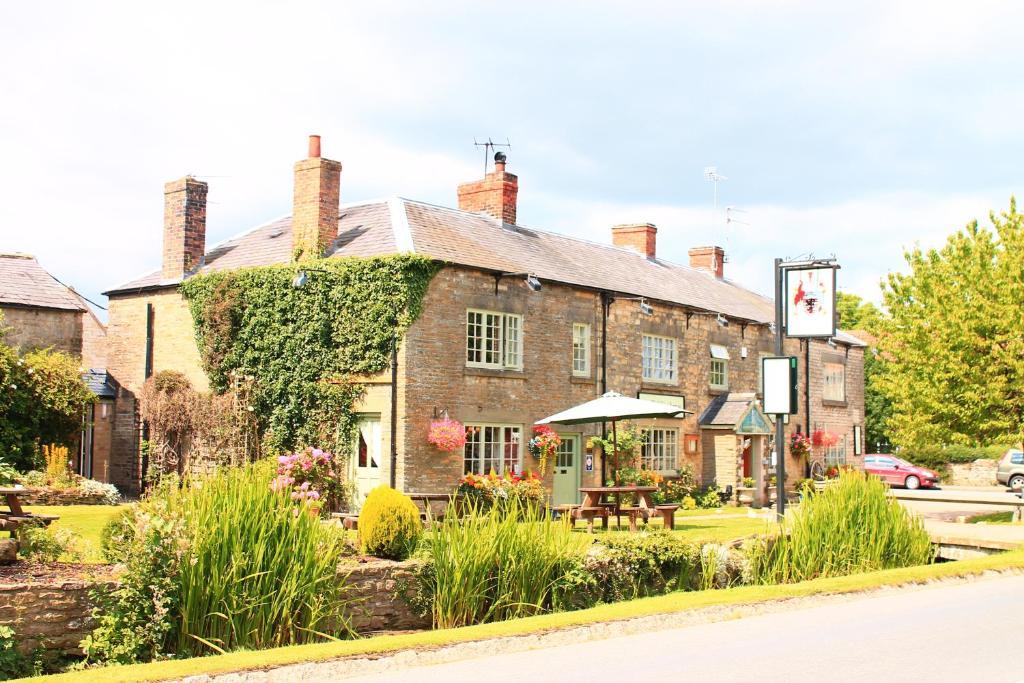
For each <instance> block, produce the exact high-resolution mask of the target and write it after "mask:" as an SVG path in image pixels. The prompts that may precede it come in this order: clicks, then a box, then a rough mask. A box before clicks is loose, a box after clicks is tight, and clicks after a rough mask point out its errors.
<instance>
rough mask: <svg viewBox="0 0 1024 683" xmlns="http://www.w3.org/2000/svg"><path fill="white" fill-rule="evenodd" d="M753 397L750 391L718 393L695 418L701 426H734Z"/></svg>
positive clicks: (748, 406)
mask: <svg viewBox="0 0 1024 683" xmlns="http://www.w3.org/2000/svg"><path fill="white" fill-rule="evenodd" d="M755 398H757V397H756V396H755V395H754V394H750V393H735V392H734V393H729V394H719V395H718V396H715V397H714V398H713V399H711V402H710V403H708V406H707V408H705V409H704V412H702V413H701V414H700V417H699V418H697V424H699V425H700V426H701V427H735V426H736V424H737V423H738V422H739V421H740V418H742V417H743V414H744V413H746V412H747V409H748V408H750V403H751V401H753V400H754V399H755Z"/></svg>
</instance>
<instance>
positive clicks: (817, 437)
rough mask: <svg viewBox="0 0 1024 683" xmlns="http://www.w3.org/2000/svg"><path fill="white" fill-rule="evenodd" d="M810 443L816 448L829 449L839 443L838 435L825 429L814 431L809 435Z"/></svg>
mask: <svg viewBox="0 0 1024 683" xmlns="http://www.w3.org/2000/svg"><path fill="white" fill-rule="evenodd" d="M811 443H813V444H814V446H815V447H817V448H831V447H832V446H835V445H836V444H838V443H839V435H838V434H835V433H833V432H830V431H828V430H826V429H815V430H814V433H813V434H811Z"/></svg>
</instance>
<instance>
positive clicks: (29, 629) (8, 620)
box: [0, 578, 117, 657]
mask: <svg viewBox="0 0 1024 683" xmlns="http://www.w3.org/2000/svg"><path fill="white" fill-rule="evenodd" d="M104 584H105V585H107V586H109V587H110V588H111V589H112V588H113V587H114V586H116V585H117V583H116V581H113V580H111V579H109V578H107V579H85V578H82V579H63V580H57V581H53V582H47V583H39V582H37V581H34V580H33V579H31V578H29V579H26V580H20V579H10V578H0V624H3V625H5V626H10V627H11V628H12V629H13V630H14V637H15V640H16V641H17V644H18V650H19V651H21V652H22V653H23V654H26V655H30V654H31V653H32V652H33V651H34V650H36V649H37V648H41V649H42V650H44V652H45V654H46V655H48V656H50V657H53V656H58V655H81V654H82V651H81V649H80V648H79V647H78V644H79V643H80V642H81V640H82V639H83V638H85V636H86V635H88V634H89V633H91V632H92V629H93V626H94V624H93V618H92V607H93V605H92V600H91V598H90V596H89V593H90V591H91V590H92V589H93V588H95V587H97V586H102V585H104Z"/></svg>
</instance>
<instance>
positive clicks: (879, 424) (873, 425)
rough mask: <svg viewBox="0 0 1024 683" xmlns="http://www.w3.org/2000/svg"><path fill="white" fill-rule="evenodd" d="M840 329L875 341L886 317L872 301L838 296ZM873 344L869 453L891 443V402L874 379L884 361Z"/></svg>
mask: <svg viewBox="0 0 1024 683" xmlns="http://www.w3.org/2000/svg"><path fill="white" fill-rule="evenodd" d="M836 310H837V311H838V312H839V325H840V326H841V327H842V328H843V329H844V330H863V331H865V332H867V333H869V334H870V335H871V336H872V338H874V339H876V340H877V338H878V335H879V334H881V331H882V323H883V322H884V319H885V314H884V313H883V312H882V310H881V309H879V308H878V306H876V305H875V304H873V303H871V302H870V301H864V299H862V298H861V297H859V296H857V295H856V294H849V293H847V292H837V293H836ZM875 343H876V342H873V343H872V345H871V346H869V347H868V348H867V349H866V350H865V352H864V436H865V438H866V440H867V441H866V443H867V446H868V451H869V452H875V450H876V449H879V448H881V449H882V450H885V449H886V446H887V445H888V444H889V443H890V438H889V434H888V431H887V427H886V423H887V421H888V419H889V416H890V414H891V413H892V406H891V403H890V401H889V399H888V398H887V397H886V396H885V394H883V393H882V392H881V390H880V389H879V387H878V381H877V380H876V379H875V378H876V377H878V376H879V374H880V373H881V371H882V364H883V362H884V361H883V359H882V357H881V355H879V352H878V348H877V347H876V346H875Z"/></svg>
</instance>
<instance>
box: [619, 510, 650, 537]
mask: <svg viewBox="0 0 1024 683" xmlns="http://www.w3.org/2000/svg"><path fill="white" fill-rule="evenodd" d="M619 512H620V513H622V514H624V515H626V517H627V518H629V530H630V531H636V530H637V520H639V519H642V520H644V524H646V523H647V518H648V516H649V515H650V512H651V509H650V508H646V507H637V506H634V505H623V506H622V507H620V508H619Z"/></svg>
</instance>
